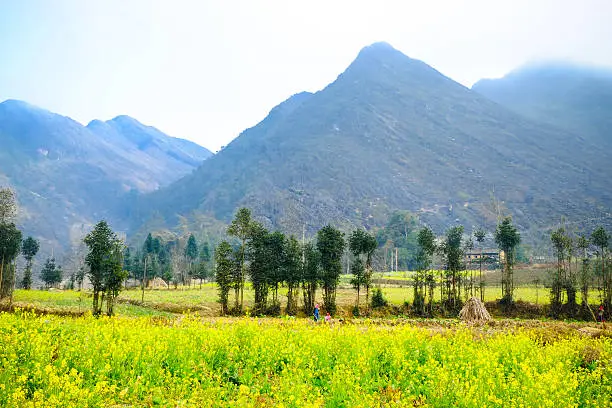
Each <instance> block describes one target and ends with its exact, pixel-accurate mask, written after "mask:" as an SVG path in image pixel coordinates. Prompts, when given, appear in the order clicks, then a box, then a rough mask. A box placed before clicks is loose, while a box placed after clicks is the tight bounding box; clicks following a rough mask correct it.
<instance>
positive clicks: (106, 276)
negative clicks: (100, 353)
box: [83, 220, 127, 316]
mask: <svg viewBox="0 0 612 408" xmlns="http://www.w3.org/2000/svg"><path fill="white" fill-rule="evenodd" d="M83 241H84V242H85V245H87V247H88V248H89V253H88V254H87V256H86V257H85V264H86V265H87V266H88V267H89V270H88V272H87V276H88V277H89V280H90V282H91V285H92V287H93V305H92V309H93V314H94V315H95V316H98V315H100V314H101V313H102V305H103V303H104V300H105V297H106V301H107V304H106V313H107V314H108V315H109V316H110V315H112V314H113V312H114V310H113V307H114V302H115V299H116V297H117V295H118V293H119V291H120V290H121V288H122V283H123V281H124V280H125V279H126V278H127V274H126V273H125V271H124V270H123V251H124V250H125V246H124V244H123V242H122V241H121V240H119V238H117V235H116V234H115V233H114V232H113V230H112V229H111V228H110V226H109V225H108V223H107V222H106V221H104V220H102V221H100V222H98V223H97V224H96V225H95V227H94V229H93V230H92V231H91V232H90V233H89V234H87V236H86V237H85V239H84V240H83Z"/></svg>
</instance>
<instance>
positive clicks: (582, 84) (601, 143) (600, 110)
mask: <svg viewBox="0 0 612 408" xmlns="http://www.w3.org/2000/svg"><path fill="white" fill-rule="evenodd" d="M472 89H473V90H475V91H476V92H479V93H480V94H482V95H484V96H486V97H487V98H489V99H491V100H493V101H495V102H497V103H499V104H501V105H503V106H505V107H507V108H510V109H512V110H514V111H515V112H518V113H520V114H523V115H525V116H526V117H529V118H531V119H535V120H537V121H540V122H545V123H549V124H551V125H554V126H557V127H560V128H563V129H566V130H569V131H571V132H573V133H575V134H576V135H577V136H578V137H581V138H585V139H586V140H588V141H589V142H594V143H595V144H597V145H598V148H606V149H609V148H611V147H612V71H606V70H603V69H600V68H592V67H582V66H577V65H572V64H567V63H559V62H557V63H540V64H532V65H528V66H525V67H523V68H520V69H517V70H515V71H513V72H511V73H509V74H508V75H506V76H505V77H503V78H501V79H483V80H481V81H478V82H477V83H476V84H474V86H473V87H472Z"/></svg>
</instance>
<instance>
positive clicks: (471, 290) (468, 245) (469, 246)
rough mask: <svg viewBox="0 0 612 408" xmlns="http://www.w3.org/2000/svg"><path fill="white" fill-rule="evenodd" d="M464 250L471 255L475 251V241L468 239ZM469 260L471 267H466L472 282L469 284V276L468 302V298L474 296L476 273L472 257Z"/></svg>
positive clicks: (466, 284)
mask: <svg viewBox="0 0 612 408" xmlns="http://www.w3.org/2000/svg"><path fill="white" fill-rule="evenodd" d="M463 249H464V252H465V253H467V254H470V255H471V253H472V251H473V249H474V241H472V237H468V239H467V240H466V241H465V244H464V247H463ZM468 259H469V265H466V267H467V268H468V270H469V271H470V280H469V284H468V280H467V276H466V277H465V300H467V299H468V297H472V296H474V271H473V270H472V257H471V256H470V257H469V258H468ZM468 291H469V292H468ZM468 293H469V295H468Z"/></svg>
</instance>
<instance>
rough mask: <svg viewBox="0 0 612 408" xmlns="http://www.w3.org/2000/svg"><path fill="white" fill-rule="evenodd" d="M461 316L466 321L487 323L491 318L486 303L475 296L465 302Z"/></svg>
mask: <svg viewBox="0 0 612 408" xmlns="http://www.w3.org/2000/svg"><path fill="white" fill-rule="evenodd" d="M459 318H460V319H461V320H463V321H464V322H466V323H485V322H488V321H489V320H491V315H490V314H489V312H488V311H487V308H486V307H485V305H484V303H482V302H481V301H480V299H477V298H475V297H472V298H470V300H468V301H467V302H465V306H463V309H461V311H460V312H459Z"/></svg>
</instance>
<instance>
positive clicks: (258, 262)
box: [248, 223, 271, 314]
mask: <svg viewBox="0 0 612 408" xmlns="http://www.w3.org/2000/svg"><path fill="white" fill-rule="evenodd" d="M269 235H270V233H269V232H268V230H267V229H265V228H264V227H263V226H262V225H261V224H259V223H256V224H255V225H253V226H252V229H251V236H250V240H249V243H248V251H249V254H248V255H249V260H250V262H249V268H248V271H249V276H250V278H251V283H252V285H253V290H254V292H255V304H254V312H255V314H265V313H267V309H268V304H267V302H268V289H269V285H270V276H271V272H270V269H271V261H270V249H269V248H268V242H269Z"/></svg>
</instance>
